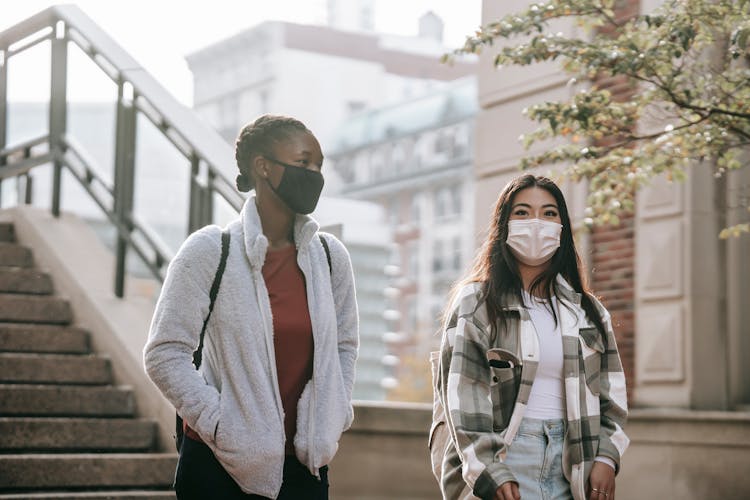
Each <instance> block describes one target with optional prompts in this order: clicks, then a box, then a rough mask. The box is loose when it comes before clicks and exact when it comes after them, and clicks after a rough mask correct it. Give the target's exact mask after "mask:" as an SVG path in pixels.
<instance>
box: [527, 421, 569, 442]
mask: <svg viewBox="0 0 750 500" xmlns="http://www.w3.org/2000/svg"><path fill="white" fill-rule="evenodd" d="M565 427H566V423H565V419H562V418H555V419H551V420H540V419H538V418H524V419H523V420H521V426H520V427H519V428H518V432H522V433H524V434H533V435H539V436H547V437H549V438H562V437H564V436H565Z"/></svg>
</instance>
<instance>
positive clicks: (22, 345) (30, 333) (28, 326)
mask: <svg viewBox="0 0 750 500" xmlns="http://www.w3.org/2000/svg"><path fill="white" fill-rule="evenodd" d="M90 349H91V348H90V346H89V335H88V332H86V330H84V329H82V328H77V327H74V326H58V325H35V324H33V323H0V351H4V352H55V353H61V354H62V353H65V354H84V353H88V352H89V351H90Z"/></svg>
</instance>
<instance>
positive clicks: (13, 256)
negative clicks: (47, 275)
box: [0, 241, 34, 267]
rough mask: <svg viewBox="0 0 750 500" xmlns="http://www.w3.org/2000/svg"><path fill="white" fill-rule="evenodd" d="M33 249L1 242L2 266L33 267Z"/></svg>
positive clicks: (0, 255)
mask: <svg viewBox="0 0 750 500" xmlns="http://www.w3.org/2000/svg"><path fill="white" fill-rule="evenodd" d="M33 265H34V258H33V257H32V254H31V249H29V248H27V247H25V246H23V245H19V244H17V243H9V242H7V241H0V266H10V267H32V266H33Z"/></svg>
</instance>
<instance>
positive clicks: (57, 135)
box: [0, 5, 243, 297]
mask: <svg viewBox="0 0 750 500" xmlns="http://www.w3.org/2000/svg"><path fill="white" fill-rule="evenodd" d="M47 41H49V43H50V50H51V57H50V61H51V63H50V64H51V68H50V69H51V82H50V83H51V85H50V98H49V124H48V125H49V126H48V133H47V134H46V135H43V136H41V137H38V138H35V139H33V140H30V141H25V142H23V143H19V144H13V145H9V144H7V122H8V66H9V65H10V64H11V62H12V60H13V57H14V56H16V55H17V54H20V53H23V52H25V51H27V50H29V49H30V48H32V47H35V46H37V45H39V44H41V43H44V42H47ZM69 43H74V44H75V45H77V46H78V47H80V49H81V50H82V51H83V53H84V54H86V55H87V56H88V57H89V58H90V59H91V60H92V61H93V62H94V63H96V65H97V66H98V67H99V69H101V71H102V72H104V73H105V74H106V75H107V76H108V77H109V78H110V79H111V80H112V81H113V82H114V83H115V84H116V85H117V103H116V105H117V108H116V124H115V130H116V132H115V141H114V149H115V151H114V158H115V161H114V165H115V169H114V170H115V172H114V180H113V182H111V183H110V182H108V181H107V180H106V179H105V178H104V177H103V176H102V175H100V172H101V169H99V168H97V165H96V162H94V161H93V160H92V159H91V158H90V156H89V155H88V153H87V152H86V150H85V149H84V148H83V147H81V146H80V145H79V144H78V143H77V142H76V141H75V139H74V138H73V137H71V136H70V135H69V134H68V133H67V131H66V121H67V120H66V114H67V109H68V99H67V85H68V46H69ZM139 115H142V116H145V117H146V118H147V119H148V120H149V121H150V122H151V123H153V125H154V126H155V127H156V129H157V130H158V131H159V132H160V133H161V134H162V135H163V136H164V137H166V138H167V139H168V140H169V142H171V143H172V144H173V145H174V147H175V148H176V149H177V151H179V152H180V154H181V155H182V156H184V157H185V159H186V160H187V162H186V167H185V168H189V169H190V186H189V193H190V195H189V205H188V206H189V213H188V214H187V217H188V232H192V231H194V230H196V229H198V228H199V227H202V226H204V225H206V224H210V223H212V222H213V219H214V207H215V200H216V196H218V197H220V198H223V199H224V200H225V201H226V202H227V203H228V204H229V206H231V207H232V208H233V209H234V210H237V211H239V209H240V208H241V206H242V203H243V197H242V195H240V194H239V193H238V192H237V191H236V190H235V188H234V183H233V182H232V181H230V180H228V179H231V178H232V177H233V176H232V174H231V173H230V169H232V168H233V165H234V163H235V160H234V156H233V151H232V148H231V147H230V146H229V145H228V144H227V143H226V142H225V141H224V140H223V139H222V138H221V137H220V136H219V135H218V133H217V132H215V131H214V130H213V129H211V128H210V127H209V126H208V125H206V124H205V123H204V122H202V121H201V119H199V118H198V117H197V115H196V114H195V113H194V112H193V111H192V110H190V109H188V108H186V107H185V106H183V105H182V104H180V103H179V102H178V101H177V100H176V99H175V98H174V97H173V96H172V95H171V94H170V93H169V92H167V90H166V89H164V87H162V85H161V84H159V82H157V81H156V80H155V79H154V78H153V77H152V76H151V75H150V74H149V73H148V72H147V71H146V70H145V69H143V68H142V67H141V66H140V65H139V64H138V63H137V62H136V61H135V60H134V59H133V58H132V57H131V56H130V55H129V54H128V53H127V52H125V50H124V49H123V48H122V47H120V46H119V45H118V44H117V43H116V42H115V41H114V40H113V39H112V38H111V37H110V36H109V35H108V34H107V33H106V32H104V30H102V29H101V28H100V27H99V26H98V25H96V23H94V22H93V21H92V20H91V19H90V18H89V17H88V16H87V15H86V14H85V13H84V12H83V11H82V10H81V9H79V8H78V7H76V6H74V5H60V6H54V7H50V8H48V9H46V10H44V11H42V12H40V13H38V14H36V15H34V16H32V17H30V18H28V19H26V20H25V21H22V22H20V23H18V24H16V25H15V26H13V27H11V28H9V29H7V30H5V31H3V32H2V33H0V182H2V181H3V180H6V179H10V178H14V177H16V178H18V177H24V178H25V194H24V197H23V201H24V203H31V201H32V199H31V198H32V189H31V185H32V179H33V177H32V176H31V172H32V170H33V169H34V168H36V167H39V166H41V165H50V164H52V169H53V176H52V193H51V196H52V199H51V210H52V214H53V215H54V216H56V217H57V216H59V214H60V202H61V178H62V171H63V169H66V170H67V171H68V172H70V174H72V176H73V177H74V178H75V179H77V180H78V182H79V183H80V184H81V186H83V188H84V190H85V191H86V192H87V193H88V194H89V196H90V197H91V199H92V200H93V201H94V202H95V203H96V204H97V205H98V206H99V207H100V208H101V209H102V211H103V212H104V214H105V215H106V217H107V219H108V220H109V221H110V222H111V223H112V224H113V226H114V227H115V228H116V231H117V243H116V264H115V280H114V281H115V283H114V292H115V295H117V296H118V297H122V296H123V295H124V290H125V262H126V255H127V252H128V250H131V249H132V250H133V251H134V252H135V253H136V254H137V255H138V256H139V257H140V258H141V259H142V260H143V262H144V263H145V264H146V266H147V267H148V269H149V270H150V271H151V272H152V273H153V274H154V276H155V277H156V278H158V279H160V280H163V279H164V273H165V272H166V264H167V263H168V262H169V260H170V258H171V252H170V250H169V249H168V248H167V246H166V245H165V244H164V243H163V242H162V241H161V239H160V238H159V236H158V235H157V234H156V232H155V231H154V230H153V228H151V227H149V225H148V224H147V223H146V222H145V221H142V220H139V219H138V217H137V216H136V215H135V214H134V210H133V199H134V185H135V145H136V137H137V135H138V126H137V117H138V116H139Z"/></svg>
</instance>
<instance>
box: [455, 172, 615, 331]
mask: <svg viewBox="0 0 750 500" xmlns="http://www.w3.org/2000/svg"><path fill="white" fill-rule="evenodd" d="M531 187H538V188H541V189H544V190H545V191H547V192H548V193H550V194H551V195H552V196H553V197H554V198H555V201H556V202H557V207H558V210H559V213H560V221H561V222H562V233H561V234H560V248H558V249H557V251H556V252H555V254H554V255H553V256H552V259H551V260H550V265H549V266H548V267H547V269H546V270H545V271H543V272H542V273H540V274H539V276H537V277H536V279H534V281H533V282H532V284H531V290H530V292H531V293H532V294H534V295H542V296H548V294H555V296H557V297H558V299H559V296H558V293H557V289H556V286H555V278H556V277H557V275H558V274H560V275H561V276H562V277H563V278H565V280H566V281H567V282H568V283H569V284H570V286H572V287H573V289H574V290H575V291H576V292H578V293H580V294H581V307H583V310H584V311H586V315H587V316H588V317H589V319H590V320H591V321H592V322H593V323H594V324H595V325H596V326H597V327H598V328H599V331H600V332H602V334H604V332H605V330H604V323H603V321H602V318H601V316H600V314H599V311H598V310H597V308H596V305H595V304H594V301H593V300H592V294H591V291H590V290H589V289H588V286H587V283H586V281H585V280H584V276H585V273H583V272H582V264H581V259H580V257H579V256H578V252H577V251H576V247H575V242H574V241H573V231H572V230H571V223H570V214H569V213H568V206H567V204H566V203H565V197H564V196H563V194H562V191H560V188H559V187H557V185H556V184H555V183H554V182H553V181H552V180H551V179H549V178H547V177H543V176H534V175H531V174H525V175H522V176H520V177H517V178H515V179H513V180H512V181H510V182H509V183H508V184H507V185H506V186H505V188H504V189H503V191H502V192H501V193H500V196H499V197H498V199H497V202H496V203H495V209H494V210H493V217H492V220H491V221H490V224H489V228H488V231H487V238H486V239H485V241H484V244H483V245H482V247H481V249H480V250H479V252H478V253H477V256H476V257H475V259H474V263H473V265H472V268H471V270H470V271H469V273H468V274H467V276H466V277H465V278H464V279H462V280H461V281H459V282H458V283H457V284H456V285H455V286H454V288H453V291H452V293H451V300H450V301H449V304H448V308H450V307H451V305H450V302H453V298H454V297H455V294H456V293H458V290H459V289H460V288H461V287H462V286H463V285H465V284H468V283H473V282H477V283H481V286H482V296H483V298H484V300H485V301H486V303H487V314H488V316H489V319H490V324H491V325H493V329H494V328H495V325H496V323H497V321H498V320H501V321H506V320H507V316H506V313H505V311H504V309H503V306H504V302H505V299H506V298H507V297H508V296H516V297H517V298H518V301H519V303H521V304H523V303H524V300H523V295H522V290H523V281H522V280H521V273H520V272H519V270H518V264H517V263H516V259H515V257H513V254H512V253H511V252H510V249H509V248H508V245H506V243H505V241H506V239H507V238H508V220H509V219H510V215H511V208H512V207H513V201H514V199H515V197H516V194H518V192H519V191H521V190H524V189H527V188H531ZM543 287H546V290H545V289H543ZM538 292H541V293H538ZM553 313H554V311H553ZM449 314H450V311H446V317H445V320H446V321H447V320H448V317H447V316H448V315H449Z"/></svg>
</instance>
